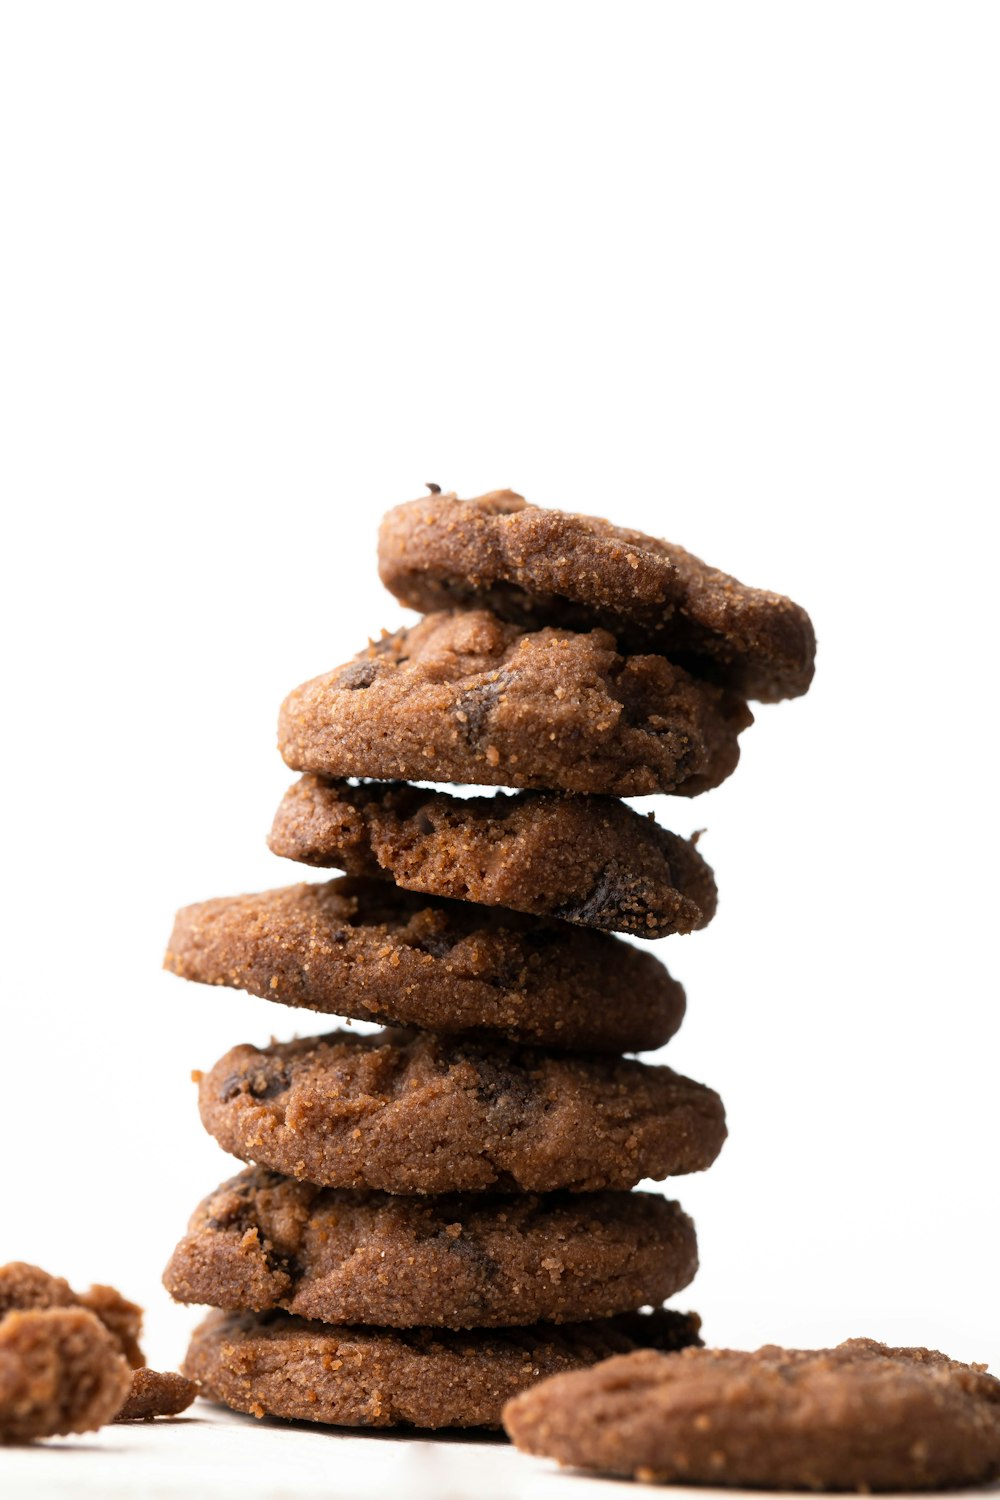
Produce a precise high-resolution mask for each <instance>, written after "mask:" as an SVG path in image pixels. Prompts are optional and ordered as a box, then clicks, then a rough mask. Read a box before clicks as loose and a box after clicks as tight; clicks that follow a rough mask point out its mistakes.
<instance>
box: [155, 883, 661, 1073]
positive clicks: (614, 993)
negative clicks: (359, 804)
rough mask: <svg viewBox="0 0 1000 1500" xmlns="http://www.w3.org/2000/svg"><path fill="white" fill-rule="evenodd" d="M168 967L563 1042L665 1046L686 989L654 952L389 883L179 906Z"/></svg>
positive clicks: (382, 1011) (403, 1021) (363, 1014)
mask: <svg viewBox="0 0 1000 1500" xmlns="http://www.w3.org/2000/svg"><path fill="white" fill-rule="evenodd" d="M164 966H165V967H166V968H168V969H170V970H172V971H173V973H175V974H179V975H180V976H181V977H182V978H184V979H193V980H198V981H200V982H201V983H202V984H220V985H232V986H233V987H234V988H236V989H243V990H249V992H250V993H251V994H253V995H260V996H262V997H263V998H264V999H266V1000H278V1001H281V1003H282V1004H284V1005H295V1006H304V1007H306V1008H307V1009H311V1010H320V1011H326V1012H331V1011H332V1012H335V1013H336V1014H338V1015H347V1016H353V1017H355V1018H357V1019H360V1020H364V1021H390V1022H396V1023H398V1024H400V1025H413V1026H420V1027H424V1028H426V1029H427V1030H430V1031H439V1032H454V1033H461V1032H472V1033H475V1032H483V1033H488V1032H499V1033H500V1034H502V1035H505V1036H509V1037H516V1038H518V1039H520V1040H523V1041H530V1042H537V1043H544V1044H545V1045H546V1046H554V1047H559V1048H578V1049H585V1050H586V1049H590V1050H594V1051H604V1052H626V1051H640V1050H642V1049H645V1048H652V1047H659V1046H660V1045H661V1044H662V1043H663V1042H665V1041H666V1040H667V1038H668V1037H670V1036H672V1035H673V1033H674V1032H675V1031H676V1030H677V1028H678V1026H679V1025H680V1023H681V1019H682V1017H683V1015H684V991H683V989H682V988H681V986H680V985H679V984H677V982H676V981H675V980H673V979H671V977H670V975H669V974H668V973H667V971H666V969H664V967H663V965H662V964H660V963H659V962H658V960H656V959H655V958H653V956H652V954H650V953H644V952H641V951H640V950H639V949H637V948H636V947H635V946H634V945H632V944H630V943H624V942H622V941H621V939H620V938H614V937H610V936H609V935H607V934H606V933H600V932H581V931H579V930H578V929H575V928H572V927H569V926H568V925H566V924H564V923H562V922H558V921H544V920H542V919H540V918H537V917H529V916H523V915H521V914H519V913H515V912H507V911H503V910H500V909H499V908H495V907H494V908H489V907H483V906H473V905H471V904H469V903H467V902H457V901H441V900H439V899H436V898H434V897H431V896H422V895H414V894H413V893H412V892H409V891H401V890H397V889H396V888H395V887H394V886H392V885H390V884H389V883H388V882H387V881H382V880H355V879H350V878H347V879H343V880H333V881H329V882H326V883H324V884H321V885H298V886H291V887H287V888H285V889H283V890H276V891H265V892H263V893H262V894H260V895H255V896H234V897H230V898H228V899H225V898H224V899H221V900H216V901H205V902H202V903H201V904H200V905H197V906H189V907H185V908H184V910H183V911H181V912H179V913H178V915H177V918H176V921H175V924H174V930H173V933H172V935H171V938H170V946H169V948H168V950H167V954H166V958H165V959H164Z"/></svg>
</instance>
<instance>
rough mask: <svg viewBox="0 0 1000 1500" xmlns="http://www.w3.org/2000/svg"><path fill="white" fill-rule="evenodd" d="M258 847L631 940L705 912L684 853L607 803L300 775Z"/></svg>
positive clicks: (699, 883) (709, 894) (678, 841)
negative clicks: (621, 934) (486, 794)
mask: <svg viewBox="0 0 1000 1500" xmlns="http://www.w3.org/2000/svg"><path fill="white" fill-rule="evenodd" d="M268 843H269V844H270V847H271V849H272V850H273V852H274V853H275V854H280V855H283V856H284V857H285V858H286V859H294V860H298V861H300V862H301V863H303V864H307V865H318V866H320V867H321V868H328V867H331V866H333V867H335V868H337V869H341V870H346V871H347V872H348V874H349V875H357V876H369V877H376V878H382V879H389V880H394V881H395V883H396V884H397V885H398V886H404V887H405V888H406V889H407V890H412V891H424V892H426V893H427V894H428V895H433V896H450V897H453V898H455V899H456V900H459V901H478V902H480V903H482V904H483V905H485V906H503V907H506V908H508V909H509V910H513V911H522V912H530V913H532V914H533V915H535V916H547V917H559V918H561V919H562V920H563V921H564V922H574V923H577V924H579V925H580V926H582V927H594V928H599V929H602V930H604V931H606V932H628V933H631V934H632V935H633V936H635V937H642V938H659V937H666V936H667V935H668V934H670V933H674V932H693V931H694V930H695V929H696V928H700V927H704V926H705V925H706V924H707V923H708V922H709V921H710V920H711V918H712V917H713V916H714V914H715V906H716V889H715V880H714V879H713V876H712V871H711V870H710V869H709V867H708V865H707V864H706V863H705V861H704V860H703V859H702V857H701V855H700V854H699V853H698V852H697V850H696V849H695V847H694V844H693V843H692V842H689V841H688V840H687V839H682V838H678V836H677V834H675V833H670V832H668V830H667V829H665V828H661V827H660V826H659V824H658V823H655V822H654V821H653V819H652V818H651V817H643V816H642V815H641V814H640V813H637V812H634V811H633V810H632V808H630V807H627V806H626V805H625V803H624V802H618V801H616V800H615V799H614V798H613V797H584V796H571V795H566V796H560V795H558V794H554V793H551V792H518V793H516V794H514V795H507V794H506V793H504V792H497V793H496V794H495V795H493V796H491V797H453V796H450V795H449V794H448V793H447V792H432V791H428V790H427V789H425V788H423V787H416V786H407V785H406V784H405V783H400V782H370V781H369V782H362V783H361V784H360V785H359V786H352V785H351V784H350V783H349V782H347V781H330V780H329V779H327V778H326V777H324V776H311V775H309V776H303V777H302V778H301V780H299V781H297V782H295V784H294V785H293V786H291V787H289V789H288V791H287V792H286V793H285V797H284V800H283V801H282V803H281V806H280V807H279V808H278V812H277V816H276V817H275V820H274V826H273V828H272V829H271V836H270V839H269V840H268Z"/></svg>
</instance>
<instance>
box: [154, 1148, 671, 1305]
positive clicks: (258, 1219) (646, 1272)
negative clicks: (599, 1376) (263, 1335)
mask: <svg viewBox="0 0 1000 1500" xmlns="http://www.w3.org/2000/svg"><path fill="white" fill-rule="evenodd" d="M697 1265H698V1250H697V1242H696V1240H695V1233H694V1225H693V1224H692V1222H691V1220H690V1219H689V1218H688V1216H687V1215H686V1214H685V1213H684V1212H683V1211H682V1210H681V1208H680V1206H679V1204H677V1203H671V1202H669V1201H668V1200H667V1199H666V1198H661V1197H659V1196H658V1195H657V1194H654V1193H607V1192H606V1193H587V1194H579V1193H574V1194H564V1193H563V1194H550V1195H549V1196H547V1197H538V1196H537V1195H528V1194H525V1195H522V1196H518V1197H513V1198H511V1197H498V1196H495V1195H491V1194H479V1193H477V1194H469V1195H462V1194H456V1193H451V1194H444V1195H442V1196H438V1197H433V1198H405V1197H397V1196H393V1195H390V1194H386V1193H373V1192H365V1191H356V1190H353V1191H352V1190H351V1189H343V1188H341V1189H337V1188H318V1187H314V1186H313V1185H312V1184H311V1183H308V1182H296V1181H294V1180H293V1179H291V1178H288V1177H281V1176H279V1175H278V1174H277V1173H274V1172H268V1171H266V1170H265V1169H264V1168H262V1167H251V1168H249V1169H248V1170H247V1171H245V1172H241V1173H240V1175H239V1176H238V1177H233V1178H231V1179H230V1181H229V1182H225V1183H223V1184H222V1186H221V1187H219V1188H217V1189H216V1190H215V1192H214V1193H211V1194H210V1195H209V1197H207V1198H206V1199H205V1200H204V1201H203V1202H202V1203H201V1204H200V1205H199V1207H198V1208H197V1209H196V1211H195V1213H194V1216H193V1217H192V1219H191V1222H190V1224H189V1226H188V1234H187V1235H186V1236H185V1238H184V1239H183V1240H181V1242H180V1244H179V1245H178V1246H177V1248H176V1250H175V1251H174V1253H173V1255H172V1257H171V1259H170V1262H169V1264H168V1266H167V1269H166V1271H165V1272H164V1275H163V1281H164V1285H165V1286H166V1288H167V1290H168V1292H170V1294H171V1295H172V1296H173V1297H174V1298H176V1300H177V1301H179V1302H203V1303H208V1304H209V1305H211V1306H212V1307H221V1308H226V1309H227V1310H229V1311H235V1312H242V1311H250V1312H262V1311H265V1310H267V1309H270V1308H284V1309H285V1311H287V1312H292V1313H297V1314H299V1315H300V1316H301V1317H304V1318H317V1319H319V1320H320V1321H321V1322H324V1323H363V1324H376V1325H379V1326H382V1327H388V1328H414V1327H420V1326H421V1325H423V1326H426V1327H434V1328H455V1329H461V1328H495V1327H504V1326H507V1325H509V1324H512V1323H514V1324H522V1323H539V1322H546V1323H568V1322H578V1321H581V1320H584V1319H591V1318H607V1317H611V1316H612V1315H614V1314H615V1313H620V1312H627V1311H629V1310H631V1309H634V1308H637V1307H643V1306H647V1305H655V1304H657V1303H660V1302H663V1301H665V1300H666V1299H667V1298H668V1297H671V1296H673V1294H674V1293H675V1292H678V1291H680V1290H681V1288H682V1287H685V1286H687V1285H688V1283H689V1282H690V1281H691V1279H692V1277H693V1276H694V1274H695V1271H696V1270H697Z"/></svg>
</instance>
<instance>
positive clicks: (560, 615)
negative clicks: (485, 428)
mask: <svg viewBox="0 0 1000 1500" xmlns="http://www.w3.org/2000/svg"><path fill="white" fill-rule="evenodd" d="M378 555H379V573H380V574H381V577H382V582H383V583H384V584H385V586H386V588H387V589H389V590H390V592H391V593H393V594H395V595H396V597H397V599H400V600H401V601H402V603H404V604H408V605H410V606H411V607H412V608H413V609H420V610H437V609H447V608H451V607H452V606H455V605H468V604H473V605H488V606H489V608H490V609H492V610H494V611H495V612H496V613H497V614H498V615H500V616H501V617H502V618H503V619H505V620H511V621H513V622H514V623H515V624H517V625H522V626H527V627H528V628H530V629H537V628H538V627H539V626H541V625H559V626H564V627H569V628H570V629H573V630H587V629H589V628H591V627H592V626H594V625H601V626H603V627H604V628H605V629H607V630H610V631H611V632H612V634H613V635H614V636H615V637H616V639H617V641H618V644H619V647H620V649H621V650H622V651H630V652H631V651H637V652H643V651H656V652H664V653H666V654H667V655H668V656H670V657H671V658H672V659H674V660H676V661H679V662H681V663H682V664H683V665H684V666H686V667H688V668H689V669H690V670H691V671H692V672H694V673H695V674H696V675H697V676H704V677H709V678H711V679H712V680H713V681H715V682H721V683H725V684H726V685H727V686H729V687H732V688H734V689H735V690H736V691H737V692H739V693H741V694H742V695H743V696H744V697H747V698H757V699H760V700H761V701H762V702H765V703H773V702H776V701H777V700H778V699H780V698H795V697H798V696H799V694H801V693H804V692H805V691H806V689H807V688H808V686H809V684H810V682H811V681H812V676H813V666H814V657H815V652H816V637H815V634H814V632H813V628H812V622H811V621H810V619H809V616H808V615H807V614H806V612H805V610H804V609H802V608H800V606H799V605H797V604H793V602H792V601H791V599H786V598H785V597H784V596H783V595H781V594H773V593H769V592H767V591H766V590H764V589H755V588H749V587H747V585H746V584H743V583H740V582H739V580H738V579H736V578H732V577H730V576H729V574H728V573H722V572H720V571H719V569H717V568H711V567H709V566H708V565H707V564H706V563H703V562H702V561H701V559H700V558H698V557H695V556H694V555H693V554H692V553H690V552H685V550H684V548H683V547H678V546H677V545H676V544H675V543H673V542H664V541H660V540H659V539H658V538H656V537H650V536H645V535H644V534H643V533H642V532H641V531H631V530H628V529H626V528H624V527H621V526H612V525H611V524H610V523H609V522H607V521H602V520H600V519H598V518H597V517H593V516H579V515H571V514H569V513H567V512H565V511H558V510H540V509H538V508H537V507H536V506H534V505H528V504H527V503H526V502H525V500H524V499H522V497H521V496H520V495H516V494H514V493H513V492H512V491H511V490H497V491H495V492H494V493H493V494H490V495H481V496H480V497H479V498H478V499H476V500H459V499H458V498H457V497H456V496H455V495H453V494H451V495H441V494H435V495H428V496H426V497H424V498H423V499H420V500H411V501H409V502H408V503H407V504H405V505H397V506H396V508H395V509H394V510H391V511H389V513H388V515H387V516H386V517H385V518H384V520H383V522H382V526H381V529H380V532H379V554H378Z"/></svg>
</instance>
